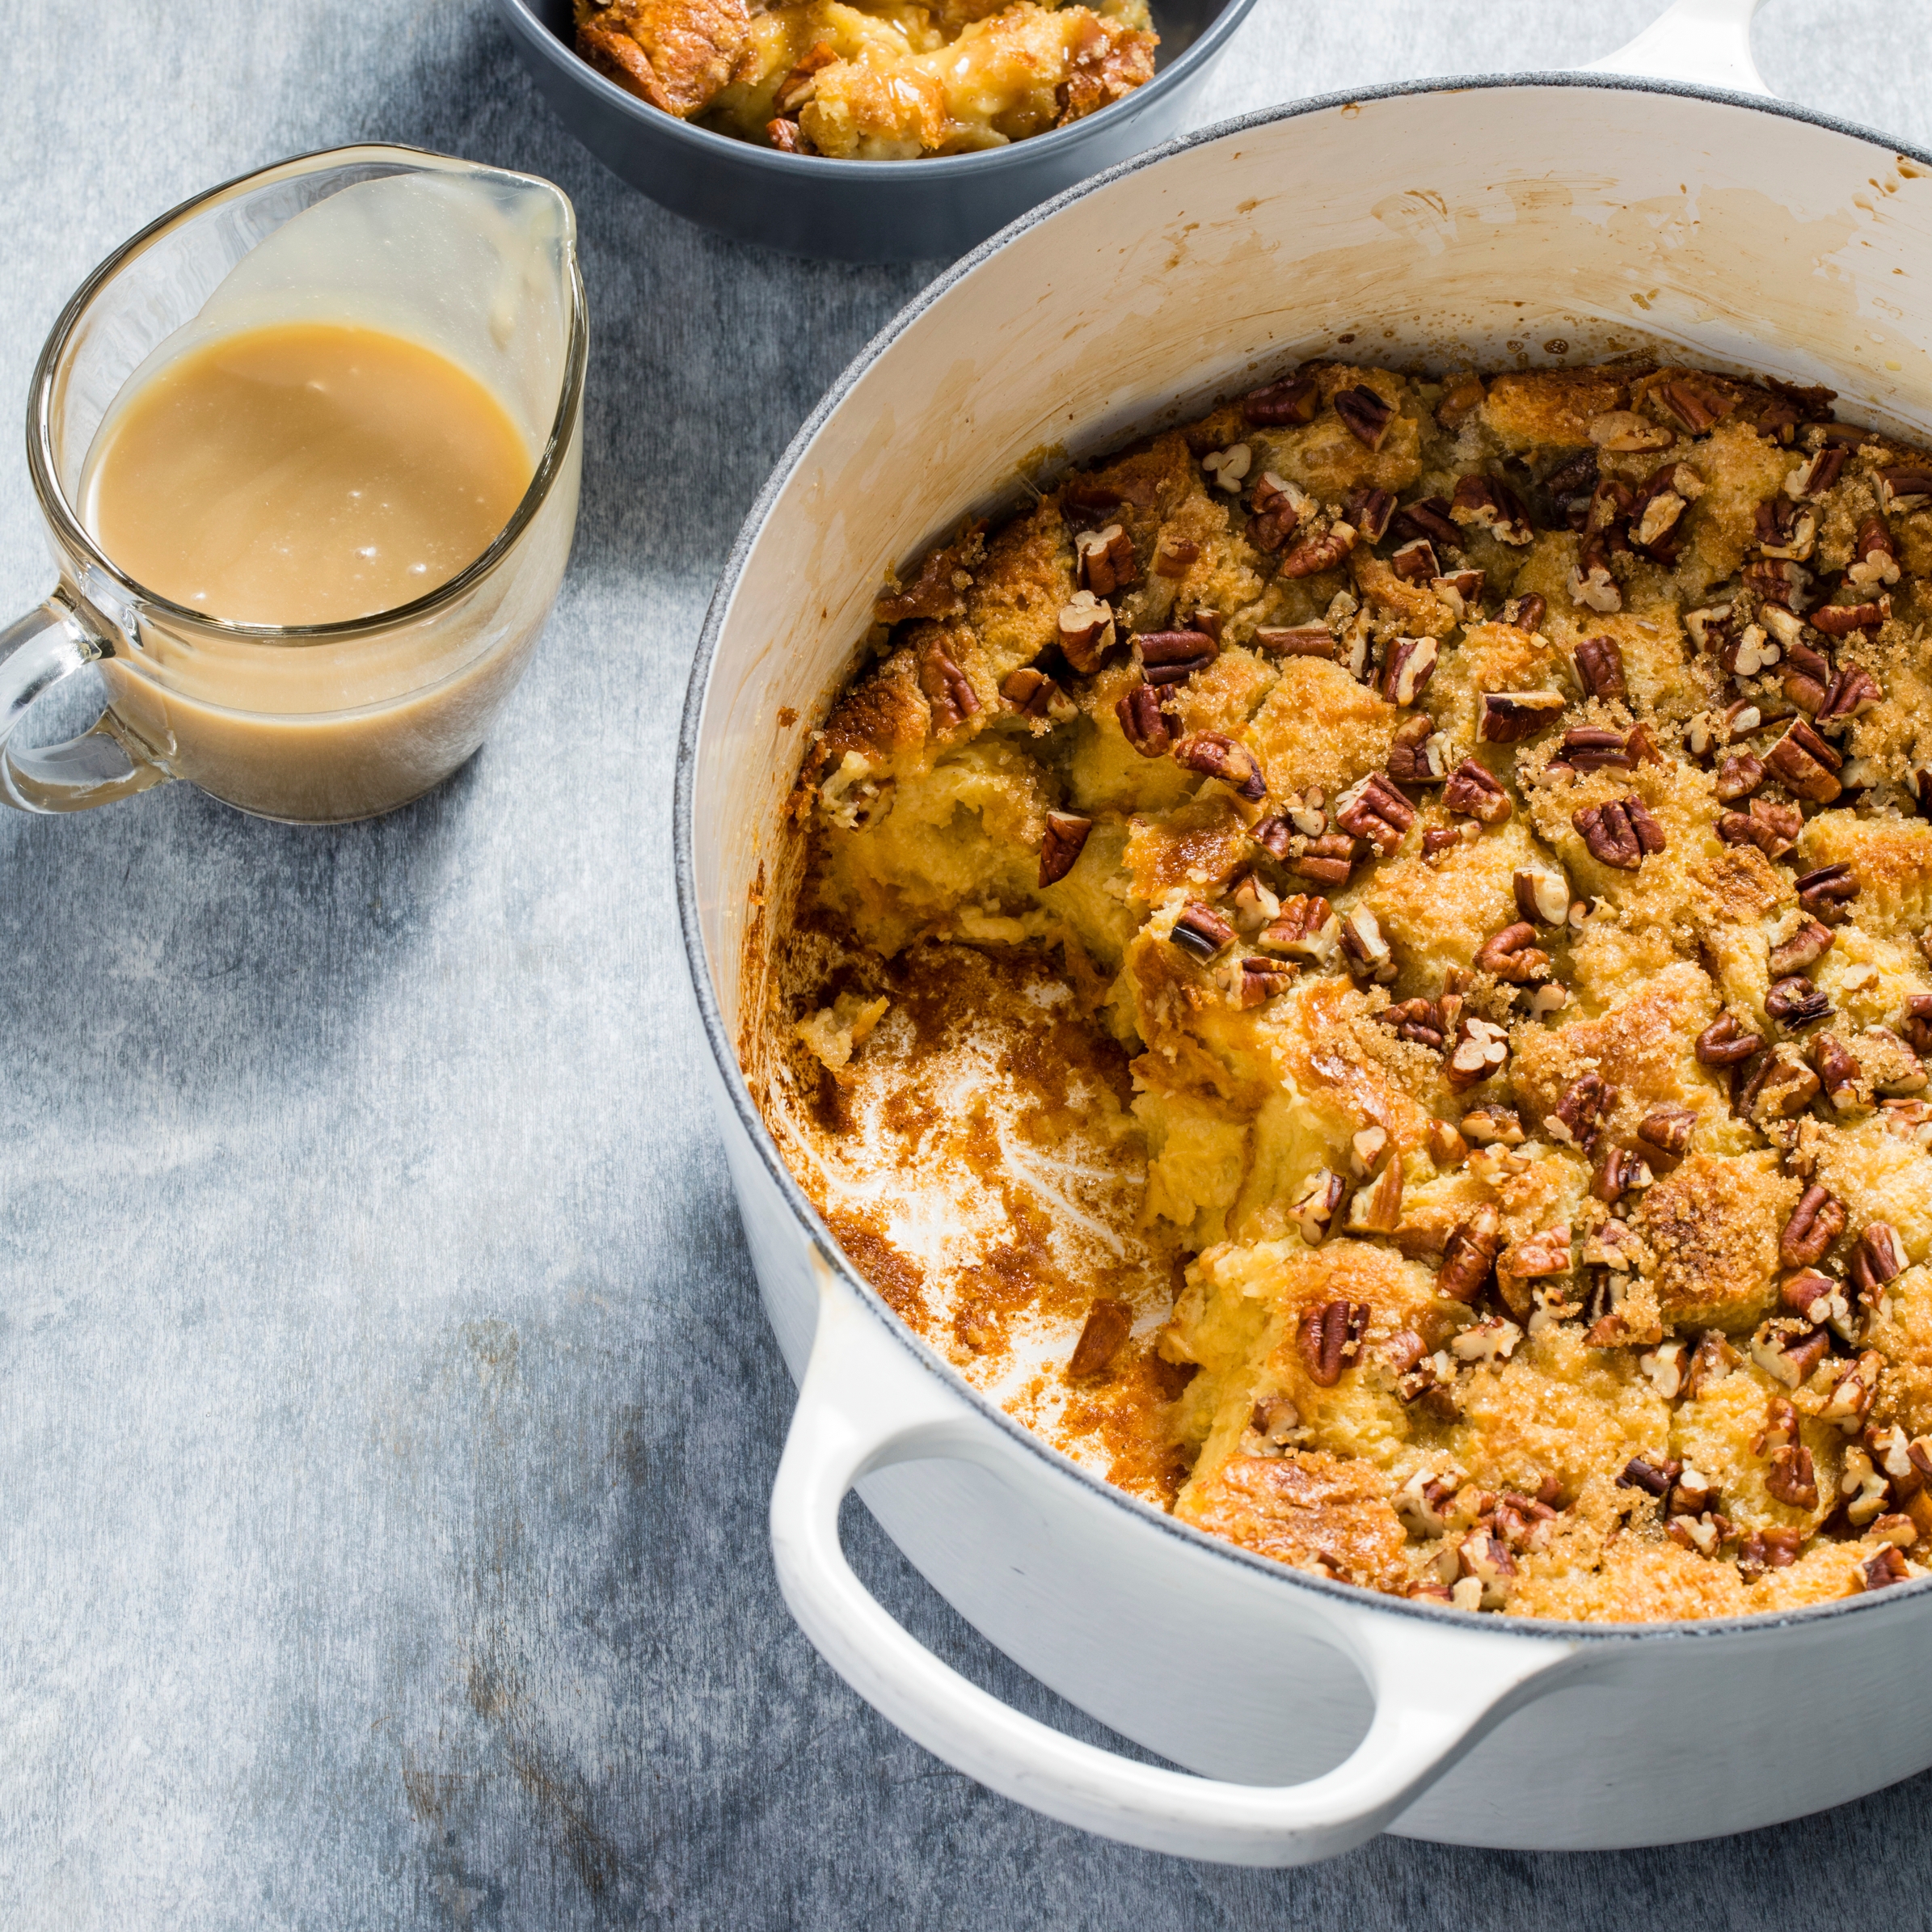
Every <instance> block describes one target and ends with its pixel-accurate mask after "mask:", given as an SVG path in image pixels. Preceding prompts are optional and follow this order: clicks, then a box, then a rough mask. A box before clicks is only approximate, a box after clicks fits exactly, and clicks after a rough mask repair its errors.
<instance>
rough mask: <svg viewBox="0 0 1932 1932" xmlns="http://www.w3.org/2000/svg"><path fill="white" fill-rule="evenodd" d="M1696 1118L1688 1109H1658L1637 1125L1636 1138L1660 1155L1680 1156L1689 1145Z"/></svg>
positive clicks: (1696, 1121)
mask: <svg viewBox="0 0 1932 1932" xmlns="http://www.w3.org/2000/svg"><path fill="white" fill-rule="evenodd" d="M1697 1124H1698V1117H1697V1116H1696V1114H1695V1113H1694V1112H1692V1111H1691V1109H1690V1108H1689V1107H1656V1108H1654V1109H1653V1110H1652V1111H1651V1112H1649V1113H1647V1114H1646V1115H1645V1116H1643V1119H1642V1120H1640V1121H1639V1122H1638V1124H1637V1138H1638V1139H1639V1140H1640V1141H1643V1144H1644V1145H1646V1146H1647V1147H1654V1148H1656V1150H1657V1151H1658V1153H1660V1154H1682V1153H1683V1152H1684V1151H1685V1149H1686V1148H1688V1147H1689V1145H1690V1137H1691V1133H1692V1132H1693V1131H1694V1128H1696V1126H1697Z"/></svg>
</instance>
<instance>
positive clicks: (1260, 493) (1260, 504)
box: [1248, 470, 1308, 552]
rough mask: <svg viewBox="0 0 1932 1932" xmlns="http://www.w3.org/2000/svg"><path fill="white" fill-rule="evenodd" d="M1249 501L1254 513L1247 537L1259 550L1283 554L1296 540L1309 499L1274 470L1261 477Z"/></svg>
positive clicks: (1250, 520) (1249, 522)
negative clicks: (1281, 552) (1290, 541)
mask: <svg viewBox="0 0 1932 1932" xmlns="http://www.w3.org/2000/svg"><path fill="white" fill-rule="evenodd" d="M1249 501H1250V503H1251V504H1253V506H1254V511H1255V513H1254V515H1253V516H1252V517H1251V518H1250V519H1249V520H1248V535H1249V536H1250V537H1251V538H1252V539H1253V540H1254V543H1255V548H1256V549H1258V550H1268V551H1271V552H1272V551H1274V550H1280V547H1281V546H1282V545H1283V544H1284V543H1285V542H1287V541H1288V540H1289V538H1290V537H1292V536H1293V534H1295V529H1296V526H1297V525H1298V524H1299V523H1300V522H1301V512H1302V509H1303V508H1304V506H1305V505H1306V504H1307V502H1308V498H1307V496H1306V492H1305V491H1303V490H1302V489H1301V487H1300V486H1299V485H1298V484H1295V483H1284V482H1283V481H1282V479H1280V477H1279V476H1277V475H1276V474H1275V473H1274V471H1273V470H1264V471H1263V473H1262V478H1261V480H1260V482H1259V483H1256V484H1255V493H1254V495H1253V496H1251V498H1250V499H1249Z"/></svg>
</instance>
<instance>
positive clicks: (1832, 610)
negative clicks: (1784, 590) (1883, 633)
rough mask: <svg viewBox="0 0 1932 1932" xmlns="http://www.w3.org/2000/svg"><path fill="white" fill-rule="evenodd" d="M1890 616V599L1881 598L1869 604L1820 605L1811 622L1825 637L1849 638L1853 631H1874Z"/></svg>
mask: <svg viewBox="0 0 1932 1932" xmlns="http://www.w3.org/2000/svg"><path fill="white" fill-rule="evenodd" d="M1891 614H1892V600H1891V598H1890V597H1879V599H1878V600H1877V601H1875V602H1874V603H1869V604H1820V605H1819V606H1818V608H1817V609H1816V610H1814V611H1813V612H1812V615H1811V621H1812V623H1813V624H1814V625H1816V626H1817V628H1818V629H1819V630H1820V631H1823V632H1824V635H1826V636H1827V637H1849V636H1850V635H1851V633H1852V632H1853V631H1876V630H1877V629H1879V626H1881V625H1882V624H1883V622H1885V620H1886V618H1888V617H1890V616H1891Z"/></svg>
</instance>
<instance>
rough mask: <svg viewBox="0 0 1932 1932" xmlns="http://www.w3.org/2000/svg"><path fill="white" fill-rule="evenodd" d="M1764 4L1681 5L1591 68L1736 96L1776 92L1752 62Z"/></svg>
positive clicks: (1696, 1) (1698, 1) (1739, 0)
mask: <svg viewBox="0 0 1932 1932" xmlns="http://www.w3.org/2000/svg"><path fill="white" fill-rule="evenodd" d="M1763 4H1764V0H1677V3H1676V5H1675V6H1672V7H1671V8H1669V9H1668V11H1666V12H1665V13H1664V14H1663V15H1660V16H1659V18H1658V19H1655V20H1653V21H1652V22H1651V23H1650V25H1649V26H1648V27H1645V28H1644V30H1643V32H1642V33H1640V34H1639V35H1638V36H1637V37H1636V39H1635V40H1632V41H1631V42H1630V44H1628V45H1627V46H1625V47H1619V48H1618V49H1617V51H1616V52H1615V53H1606V54H1605V56H1604V57H1603V58H1602V59H1601V61H1591V63H1590V69H1591V71H1592V72H1593V73H1597V74H1640V75H1642V76H1643V78H1645V79H1646V80H1653V81H1687V82H1689V83H1690V84H1691V85H1692V86H1698V87H1723V88H1727V89H1728V90H1729V91H1731V92H1732V93H1733V94H1761V95H1764V96H1765V98H1766V99H1770V95H1771V90H1770V88H1769V87H1767V86H1765V83H1764V77H1763V75H1761V74H1760V73H1759V72H1758V71H1757V61H1754V60H1753V59H1752V57H1751V19H1752V16H1753V15H1754V14H1755V13H1756V12H1757V10H1758V8H1759V7H1761V6H1763Z"/></svg>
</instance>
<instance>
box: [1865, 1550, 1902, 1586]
mask: <svg viewBox="0 0 1932 1932" xmlns="http://www.w3.org/2000/svg"><path fill="white" fill-rule="evenodd" d="M1911 1575H1912V1566H1911V1565H1910V1564H1909V1563H1907V1562H1906V1561H1905V1558H1904V1557H1903V1556H1901V1555H1900V1554H1899V1552H1898V1550H1897V1547H1896V1546H1895V1545H1892V1544H1889V1543H1888V1544H1887V1545H1886V1546H1885V1547H1884V1548H1883V1550H1879V1553H1878V1554H1876V1555H1875V1556H1872V1557H1868V1558H1867V1559H1866V1561H1865V1562H1864V1563H1861V1564H1860V1565H1859V1566H1858V1577H1859V1587H1860V1588H1862V1589H1867V1590H1883V1589H1884V1588H1886V1587H1887V1586H1888V1584H1895V1583H1904V1582H1905V1581H1906V1580H1908V1579H1909V1577H1910V1576H1911Z"/></svg>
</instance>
